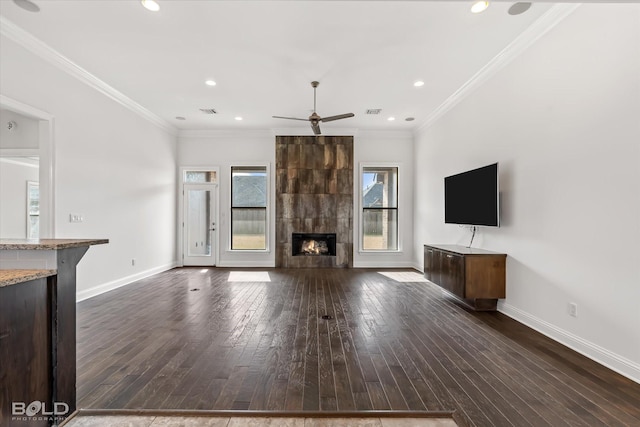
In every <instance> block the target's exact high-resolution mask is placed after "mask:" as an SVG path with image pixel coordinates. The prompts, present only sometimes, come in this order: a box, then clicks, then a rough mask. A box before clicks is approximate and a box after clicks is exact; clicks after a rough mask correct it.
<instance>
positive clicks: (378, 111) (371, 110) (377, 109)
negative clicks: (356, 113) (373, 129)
mask: <svg viewBox="0 0 640 427" xmlns="http://www.w3.org/2000/svg"><path fill="white" fill-rule="evenodd" d="M380 111H382V108H370V109H368V110H367V114H380Z"/></svg>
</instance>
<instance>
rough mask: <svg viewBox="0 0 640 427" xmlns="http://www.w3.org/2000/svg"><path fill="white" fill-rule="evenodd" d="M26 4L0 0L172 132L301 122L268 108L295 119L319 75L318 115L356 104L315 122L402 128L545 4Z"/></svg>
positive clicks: (424, 114)
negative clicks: (31, 7) (372, 111)
mask: <svg viewBox="0 0 640 427" xmlns="http://www.w3.org/2000/svg"><path fill="white" fill-rule="evenodd" d="M33 1H34V2H35V3H36V4H38V5H39V6H40V9H41V10H40V12H38V13H31V12H27V11H25V10H23V9H21V8H19V7H18V6H16V4H14V2H13V1H10V0H1V1H0V15H2V16H3V18H5V19H7V20H9V21H10V22H12V23H14V24H16V25H18V26H19V27H21V28H22V29H24V30H26V31H27V32H29V33H31V34H32V35H33V36H35V37H37V38H38V39H40V40H42V41H43V42H45V43H46V44H47V45H49V46H50V47H51V48H53V49H54V50H56V51H57V52H59V53H60V54H62V55H64V56H65V57H67V58H68V59H70V60H71V61H73V62H74V63H76V64H77V65H79V66H80V67H82V68H84V69H85V70H87V71H88V72H89V73H91V74H93V75H94V76H96V77H98V78H99V79H101V80H102V81H104V82H106V83H107V84H108V85H110V86H112V87H113V88H115V89H117V90H118V91H120V92H122V93H124V94H125V95H126V96H128V97H129V98H131V99H132V100H134V101H135V102H137V103H139V104H140V105H142V106H143V107H145V108H146V109H148V110H149V111H151V112H152V113H155V114H156V115H158V116H159V117H161V118H162V119H164V120H165V121H166V122H168V123H170V124H171V125H173V126H175V127H176V128H178V129H273V128H290V127H300V126H304V127H305V128H306V127H308V125H307V124H306V123H304V122H296V121H287V120H278V119H273V118H271V116H272V115H281V116H294V117H302V118H305V117H307V116H308V115H309V114H310V113H311V109H312V108H313V90H312V88H311V86H310V82H311V81H312V80H318V81H320V86H319V88H318V100H317V110H318V113H319V114H320V115H321V116H331V115H336V114H342V113H347V112H353V113H355V115H356V116H355V117H354V118H350V119H345V120H341V121H336V122H331V123H325V124H323V125H322V126H321V127H322V129H323V130H330V129H338V128H349V129H393V130H412V129H415V128H416V127H418V126H420V125H421V124H423V123H424V122H425V120H427V118H428V117H429V115H430V114H432V113H433V112H434V111H435V110H436V109H437V108H438V107H439V106H440V105H441V104H443V102H445V101H446V100H447V98H449V97H450V96H451V95H452V94H454V93H456V91H458V90H459V89H460V88H461V87H463V85H465V83H466V82H467V81H468V80H469V79H470V78H472V76H474V75H475V74H476V73H477V72H478V71H479V70H481V69H482V68H483V67H484V66H486V64H488V63H489V62H490V61H491V60H492V59H493V58H495V57H496V56H497V55H498V54H499V53H500V52H501V51H502V50H503V49H505V47H507V46H508V45H509V44H510V43H511V42H512V41H513V40H514V39H515V38H516V37H517V36H518V35H519V34H521V33H522V32H523V31H524V30H526V29H527V28H528V27H529V26H531V25H532V23H534V22H535V21H536V20H537V19H538V18H540V17H541V16H542V15H543V14H544V13H545V12H547V11H548V10H549V9H550V8H551V7H553V4H551V3H534V4H533V6H532V7H531V8H530V9H529V11H527V12H526V13H524V14H521V15H518V16H511V15H509V14H508V13H507V11H508V9H509V7H511V6H512V4H513V3H511V2H500V3H492V4H491V6H490V7H489V8H488V9H487V10H486V11H485V12H484V13H482V14H477V15H475V14H471V13H470V12H469V8H470V5H471V2H445V1H440V2H437V1H407V2H403V1H206V0H197V1H187V0H179V1H177V0H173V1H168V0H158V2H159V4H160V6H161V9H160V11H159V12H156V13H153V12H149V11H147V10H146V9H144V8H143V7H142V6H141V5H140V2H139V1H137V0H127V1H114V0H107V1H100V0H90V1H89V0H86V1H78V0H73V1H63V0H55V1H52V0H49V1H44V0H33ZM207 79H214V80H215V81H216V82H217V86H215V87H208V86H206V85H205V84H204V81H205V80H207ZM416 80H423V81H425V83H426V84H425V85H424V86H423V87H421V88H415V87H414V86H413V83H414V81H416ZM200 108H215V109H216V110H217V111H218V114H216V115H213V116H210V115H205V114H203V113H201V112H200V111H199V109H200ZM369 108H381V109H382V113H381V114H380V115H378V116H371V115H365V110H367V109H369ZM176 116H184V117H185V118H186V120H184V121H179V120H176V119H175V117H176ZM236 116H242V117H243V118H244V120H242V121H241V122H238V121H236V120H234V117H236ZM389 116H394V117H396V120H395V121H394V122H389V121H388V120H387V118H388V117H389ZM406 117H415V121H412V122H407V121H405V120H404V119H405V118H406Z"/></svg>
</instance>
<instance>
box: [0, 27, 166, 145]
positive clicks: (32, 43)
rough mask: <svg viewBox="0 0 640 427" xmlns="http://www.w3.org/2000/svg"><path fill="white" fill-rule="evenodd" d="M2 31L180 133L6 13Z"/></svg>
mask: <svg viewBox="0 0 640 427" xmlns="http://www.w3.org/2000/svg"><path fill="white" fill-rule="evenodd" d="M0 34H2V35H3V36H5V37H7V38H8V39H10V40H12V41H14V42H15V43H17V44H19V45H20V46H22V47H24V48H25V49H27V50H29V51H30V52H31V53H33V54H35V55H36V56H38V57H39V58H41V59H43V60H45V61H47V62H49V63H50V64H53V65H55V66H56V67H58V68H60V69H61V70H62V71H64V72H66V73H67V74H69V75H70V76H72V77H75V78H76V79H78V80H80V81H81V82H83V83H85V84H86V85H88V86H90V87H92V88H94V89H95V90H97V91H98V92H100V93H102V94H103V95H105V96H107V97H109V98H111V99H113V100H114V101H116V102H117V103H118V104H120V105H122V106H124V107H126V108H128V109H129V110H131V111H133V112H134V113H136V114H138V115H139V116H140V117H142V118H143V119H145V120H148V121H149V122H151V123H153V124H154V125H156V126H158V127H159V128H161V129H162V130H164V131H166V132H168V133H170V134H172V135H177V129H176V128H175V127H174V126H172V125H171V124H169V123H168V122H166V121H165V120H164V119H162V118H160V117H159V116H157V115H156V114H154V113H152V112H151V111H149V110H148V109H146V108H145V107H143V106H142V105H140V104H138V103H137V102H135V101H134V100H132V99H131V98H129V97H128V96H126V95H125V94H123V93H122V92H120V91H119V90H117V89H115V88H113V87H112V86H110V85H108V84H107V83H105V82H104V81H103V80H101V79H99V78H98V77H96V76H94V75H93V74H91V73H90V72H89V71H87V70H85V69H84V68H82V67H80V66H79V65H77V64H76V63H75V62H73V61H71V60H70V59H69V58H67V57H66V56H64V55H62V54H61V53H59V52H58V51H56V50H55V49H53V48H52V47H50V46H49V45H47V44H46V43H44V42H43V41H42V40H40V39H38V38H37V37H35V36H33V35H32V34H31V33H29V32H27V31H25V30H23V29H22V28H20V27H19V26H17V25H16V24H14V23H13V22H11V21H9V20H8V19H7V18H5V17H4V16H0Z"/></svg>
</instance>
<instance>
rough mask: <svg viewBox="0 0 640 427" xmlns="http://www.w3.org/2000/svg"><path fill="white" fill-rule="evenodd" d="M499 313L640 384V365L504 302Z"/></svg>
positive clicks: (499, 306) (499, 304)
mask: <svg viewBox="0 0 640 427" xmlns="http://www.w3.org/2000/svg"><path fill="white" fill-rule="evenodd" d="M498 311H499V312H501V313H503V314H505V315H506V316H509V317H511V318H512V319H514V320H516V321H518V322H520V323H523V324H525V325H527V326H528V327H530V328H532V329H535V330H536V331H538V332H540V333H541V334H543V335H546V336H547V337H549V338H551V339H553V340H555V341H558V342H559V343H561V344H563V345H565V346H567V347H569V348H570V349H572V350H574V351H577V352H578V353H580V354H582V355H583V356H586V357H588V358H589V359H592V360H594V361H596V362H598V363H600V364H601V365H604V366H606V367H607V368H609V369H611V370H613V371H615V372H617V373H619V374H620V375H623V376H625V377H627V378H629V379H630V380H632V381H635V382H637V383H639V384H640V364H637V363H635V362H633V361H631V360H629V359H627V358H625V357H622V356H620V355H618V354H616V353H613V352H611V351H609V350H607V349H606V348H603V347H600V346H599V345H597V344H594V343H592V342H590V341H587V340H585V339H583V338H581V337H579V336H577V335H574V334H572V333H570V332H567V331H565V330H564V329H562V328H558V327H557V326H555V325H552V324H551V323H549V322H546V321H544V320H542V319H540V318H538V317H536V316H533V315H531V314H529V313H527V312H526V311H523V310H520V309H519V308H517V307H514V306H512V305H509V304H507V303H505V302H503V301H501V302H498Z"/></svg>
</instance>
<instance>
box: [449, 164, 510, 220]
mask: <svg viewBox="0 0 640 427" xmlns="http://www.w3.org/2000/svg"><path fill="white" fill-rule="evenodd" d="M499 193H500V187H499V180H498V164H497V163H494V164H492V165H488V166H484V167H481V168H478V169H473V170H470V171H466V172H462V173H459V174H456V175H451V176H448V177H446V178H445V179H444V222H445V223H447V224H465V225H485V226H490V227H499V226H500V207H499V198H498V197H499Z"/></svg>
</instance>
